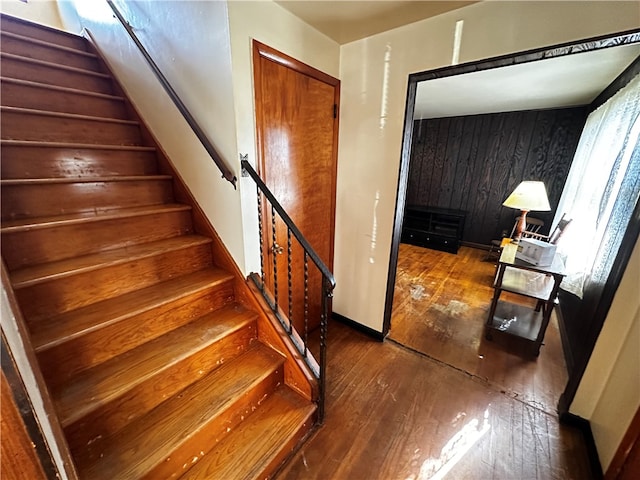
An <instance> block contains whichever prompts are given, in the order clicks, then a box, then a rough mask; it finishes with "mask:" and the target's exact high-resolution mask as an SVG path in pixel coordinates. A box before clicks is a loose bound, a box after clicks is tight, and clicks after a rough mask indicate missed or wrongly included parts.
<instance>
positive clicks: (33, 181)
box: [0, 175, 173, 186]
mask: <svg viewBox="0 0 640 480" xmlns="http://www.w3.org/2000/svg"><path fill="white" fill-rule="evenodd" d="M172 178H173V177H172V176H171V175H122V176H119V175H110V176H103V177H53V178H11V179H6V180H0V186H8V185H45V184H49V185H51V184H64V183H104V182H139V181H144V180H149V181H153V180H171V179H172Z"/></svg>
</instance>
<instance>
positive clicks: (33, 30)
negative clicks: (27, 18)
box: [0, 17, 87, 50]
mask: <svg viewBox="0 0 640 480" xmlns="http://www.w3.org/2000/svg"><path fill="white" fill-rule="evenodd" d="M0 30H2V31H3V32H11V33H16V34H18V35H22V36H28V37H31V38H36V39H38V40H42V41H43V42H48V43H53V44H54V45H61V46H63V47H69V48H75V49H76V50H85V49H86V45H87V42H86V40H85V39H84V38H82V37H77V36H75V35H71V34H66V33H63V32H59V31H56V30H51V29H48V28H43V27H40V26H38V27H34V26H32V25H29V24H26V23H23V22H20V21H18V20H14V19H11V18H7V17H2V20H0Z"/></svg>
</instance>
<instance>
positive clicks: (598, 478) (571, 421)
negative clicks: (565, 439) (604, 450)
mask: <svg viewBox="0 0 640 480" xmlns="http://www.w3.org/2000/svg"><path fill="white" fill-rule="evenodd" d="M560 423H562V424H564V425H567V426H570V427H574V428H576V429H578V430H580V432H581V433H582V438H583V439H584V443H585V445H586V447H587V455H588V457H589V467H591V475H592V477H593V478H594V480H602V478H603V477H604V474H603V473H602V465H601V464H600V457H599V456H598V449H597V448H596V442H595V440H594V439H593V432H592V431H591V424H590V423H589V420H585V419H584V418H582V417H579V416H578V415H574V414H573V413H569V412H564V413H561V414H560Z"/></svg>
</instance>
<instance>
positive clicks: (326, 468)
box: [276, 322, 591, 480]
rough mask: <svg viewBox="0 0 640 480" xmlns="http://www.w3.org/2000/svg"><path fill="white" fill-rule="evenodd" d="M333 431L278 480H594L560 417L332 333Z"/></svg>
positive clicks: (395, 349)
mask: <svg viewBox="0 0 640 480" xmlns="http://www.w3.org/2000/svg"><path fill="white" fill-rule="evenodd" d="M326 407H327V411H326V419H325V424H324V425H323V426H322V427H321V428H320V429H319V430H318V431H317V432H316V433H315V434H314V435H313V437H312V438H311V439H310V440H309V441H307V442H306V443H305V444H304V445H303V446H302V448H301V449H300V450H299V451H298V452H297V453H296V454H295V456H294V457H293V459H292V460H291V461H290V462H289V463H288V464H287V465H286V467H285V468H284V469H283V470H282V471H281V472H280V473H279V475H278V476H277V477H276V478H277V479H278V480H294V479H295V480H297V479H305V480H314V479H317V480H328V479H332V480H361V479H362V480H365V479H366V480H396V479H397V480H409V479H411V480H426V479H442V478H447V479H454V480H458V479H473V480H485V479H486V480H488V479H494V480H503V479H504V480H515V479H539V480H554V479H558V480H568V479H576V480H578V479H579V480H586V479H589V478H591V474H590V472H589V466H588V465H589V464H588V459H587V456H586V449H585V447H584V444H583V441H582V437H581V434H580V433H579V432H578V431H576V430H573V429H571V428H569V427H565V426H562V425H560V424H559V423H558V421H557V418H556V416H555V415H553V414H550V413H547V412H545V411H543V410H541V409H539V408H536V407H534V406H530V405H528V404H527V403H524V402H522V401H521V400H519V399H517V398H513V397H512V396H510V395H505V394H504V393H502V392H501V391H500V389H499V388H495V387H494V386H492V385H491V384H489V383H487V382H483V381H482V380H480V379H478V378H476V377H473V376H471V375H468V374H466V373H464V372H462V371H460V370H458V369H455V368H452V367H450V366H448V365H445V364H443V363H441V362H438V361H435V360H433V359H431V358H429V357H427V356H424V355H421V354H419V353H417V352H415V351H413V350H410V349H407V348H405V347H403V346H401V345H398V344H397V343H394V342H390V341H385V342H382V343H381V342H378V341H376V340H373V339H371V338H370V337H367V336H366V335H364V334H361V333H359V332H357V331H355V330H353V329H351V328H350V327H347V326H345V325H343V324H341V323H338V322H331V323H330V325H329V351H328V383H327V404H326Z"/></svg>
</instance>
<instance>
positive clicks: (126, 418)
mask: <svg viewBox="0 0 640 480" xmlns="http://www.w3.org/2000/svg"><path fill="white" fill-rule="evenodd" d="M255 338H256V325H255V323H251V324H249V325H248V326H246V327H245V328H243V329H241V330H239V331H237V332H234V333H232V334H230V335H228V336H227V337H225V338H223V339H221V340H219V341H218V342H215V343H214V344H211V345H209V346H207V347H205V348H203V349H202V350H200V351H198V352H195V353H194V354H193V355H191V356H190V357H188V358H186V359H185V360H183V361H181V362H179V363H177V364H175V365H172V366H169V367H167V368H166V369H165V370H164V371H162V372H159V373H158V374H157V375H155V376H154V377H152V378H150V379H148V380H147V381H145V382H143V383H142V384H140V385H138V386H136V387H135V388H133V389H131V390H129V391H128V392H126V393H125V394H123V395H122V396H120V397H119V398H117V399H115V400H113V401H111V402H109V403H108V404H106V405H104V406H102V407H101V408H99V409H97V410H95V411H93V412H91V413H90V414H88V415H85V417H83V418H82V419H80V420H78V421H76V422H75V423H73V424H71V425H69V426H66V427H65V433H66V434H67V438H68V439H69V443H70V446H71V449H72V451H74V452H78V451H81V450H82V449H84V448H86V447H87V444H88V443H89V442H91V441H92V440H94V439H95V438H97V437H99V436H101V437H102V438H107V437H108V436H109V435H110V434H113V433H115V432H117V431H118V430H120V429H121V428H123V427H124V426H126V425H127V424H128V423H130V422H132V421H133V420H135V419H136V418H139V417H140V416H142V415H143V414H145V413H147V412H149V411H151V410H152V409H153V408H154V407H156V406H158V405H159V404H160V403H162V402H163V401H164V400H166V399H167V398H169V397H170V396H172V395H174V394H176V393H178V392H180V391H181V390H183V389H184V388H186V387H188V386H189V385H191V384H192V383H194V382H196V381H197V380H198V379H200V378H202V377H203V376H204V375H207V374H208V373H210V372H212V371H214V370H215V369H217V368H218V367H220V366H221V365H222V364H223V363H224V362H229V361H232V360H233V358H235V357H237V356H239V355H241V354H242V353H244V352H245V351H247V350H248V349H249V347H250V345H251V342H253V341H255ZM274 376H275V374H274ZM280 381H281V380H280ZM156 478H162V477H156Z"/></svg>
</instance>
